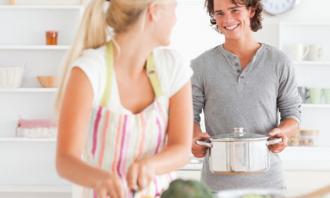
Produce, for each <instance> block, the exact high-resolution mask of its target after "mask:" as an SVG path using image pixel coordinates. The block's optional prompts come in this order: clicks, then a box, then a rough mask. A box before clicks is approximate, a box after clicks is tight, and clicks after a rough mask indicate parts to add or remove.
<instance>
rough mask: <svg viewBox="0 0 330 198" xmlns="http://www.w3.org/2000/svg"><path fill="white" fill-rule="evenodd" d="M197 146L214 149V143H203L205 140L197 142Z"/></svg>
mask: <svg viewBox="0 0 330 198" xmlns="http://www.w3.org/2000/svg"><path fill="white" fill-rule="evenodd" d="M196 144H198V145H201V146H206V147H207V148H212V143H211V142H210V141H209V140H206V141H203V140H196Z"/></svg>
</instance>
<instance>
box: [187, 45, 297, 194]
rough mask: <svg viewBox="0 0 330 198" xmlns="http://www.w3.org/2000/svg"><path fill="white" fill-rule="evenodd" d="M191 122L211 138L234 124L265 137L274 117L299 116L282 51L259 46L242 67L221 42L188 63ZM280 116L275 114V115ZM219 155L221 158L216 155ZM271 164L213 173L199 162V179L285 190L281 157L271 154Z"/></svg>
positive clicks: (222, 186) (218, 186)
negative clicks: (240, 171) (264, 168)
mask: <svg viewBox="0 0 330 198" xmlns="http://www.w3.org/2000/svg"><path fill="white" fill-rule="evenodd" d="M191 66H192V69H193V71H194V75H193V77H192V89H193V104H194V121H195V122H196V123H200V114H201V112H202V110H203V111H204V116H205V128H206V131H207V133H208V134H209V135H210V136H211V137H212V136H214V135H217V134H222V133H230V132H232V131H233V128H234V127H244V129H246V130H247V131H248V132H253V133H259V134H264V135H267V134H268V132H269V131H270V130H271V129H272V128H274V127H276V126H277V125H278V124H279V117H280V119H285V118H293V119H296V120H297V121H298V122H299V121H300V117H301V99H300V97H299V94H298V90H297V84H296V81H295V73H294V68H293V66H292V64H291V62H290V60H289V59H288V58H287V56H286V55H285V54H283V53H282V52H281V51H279V50H277V49H276V48H274V47H272V46H270V45H267V44H261V47H260V48H259V49H258V50H257V52H256V54H255V56H254V57H253V59H252V61H251V62H250V63H249V64H248V65H247V67H246V68H245V69H244V70H242V69H241V65H240V60H239V58H238V57H237V56H236V55H234V54H232V53H231V52H229V51H227V50H225V49H224V48H223V45H220V46H217V47H215V48H212V49H210V50H208V51H206V52H204V53H203V54H201V55H200V56H198V57H197V58H195V59H194V60H192V61H191ZM279 114H280V116H279ZM219 157H221V156H219ZM270 159H271V168H270V169H269V171H267V172H265V173H258V174H252V175H215V174H212V173H211V172H210V171H209V167H208V160H207V158H206V159H205V160H204V164H203V169H202V182H205V183H206V184H207V185H208V186H209V187H210V188H211V189H212V190H213V191H220V190H227V189H234V188H235V189H237V188H240V189H241V188H276V189H283V188H285V183H284V180H283V173H282V172H283V171H282V166H281V160H280V158H279V156H278V155H277V154H274V153H271V158H270Z"/></svg>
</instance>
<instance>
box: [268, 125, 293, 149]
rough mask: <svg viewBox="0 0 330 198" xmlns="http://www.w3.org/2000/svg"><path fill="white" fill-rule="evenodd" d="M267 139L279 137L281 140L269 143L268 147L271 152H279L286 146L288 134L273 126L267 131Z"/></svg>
mask: <svg viewBox="0 0 330 198" xmlns="http://www.w3.org/2000/svg"><path fill="white" fill-rule="evenodd" d="M269 136H270V138H269V139H274V138H281V139H282V142H280V143H278V144H273V145H269V146H268V148H269V150H270V151H271V152H273V153H279V152H281V151H283V150H284V149H285V148H286V147H287V146H288V136H287V135H286V133H284V132H283V131H282V130H281V129H280V128H274V129H272V130H271V131H270V132H269Z"/></svg>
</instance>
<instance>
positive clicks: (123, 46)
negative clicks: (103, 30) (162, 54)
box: [113, 33, 154, 77]
mask: <svg viewBox="0 0 330 198" xmlns="http://www.w3.org/2000/svg"><path fill="white" fill-rule="evenodd" d="M113 40H114V47H115V48H114V49H115V56H114V59H115V61H114V65H115V67H116V66H118V68H116V69H120V70H122V71H124V72H128V74H129V75H130V76H132V77H136V76H139V75H140V74H141V73H142V72H143V69H144V65H145V61H146V59H147V57H148V55H149V54H150V53H151V52H152V49H153V48H154V46H153V45H152V43H151V42H150V41H148V39H147V38H145V37H144V36H143V35H133V34H132V33H122V34H119V35H117V36H115V37H114V39H113Z"/></svg>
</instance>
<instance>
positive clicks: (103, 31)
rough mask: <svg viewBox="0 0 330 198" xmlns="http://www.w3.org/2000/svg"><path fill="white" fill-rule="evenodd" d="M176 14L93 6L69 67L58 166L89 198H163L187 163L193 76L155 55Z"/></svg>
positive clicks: (122, 1) (153, 5) (141, 0)
mask: <svg viewBox="0 0 330 198" xmlns="http://www.w3.org/2000/svg"><path fill="white" fill-rule="evenodd" d="M105 6H108V8H107V9H106V11H105V12H104V7H105ZM175 7H176V2H175V0H111V2H110V4H108V3H106V1H105V0H91V2H90V3H89V5H88V7H87V8H86V12H85V14H84V18H83V22H82V25H81V29H80V31H79V32H78V37H77V39H76V42H75V44H74V45H73V48H72V50H71V53H70V54H69V57H68V59H67V61H66V64H65V65H66V74H65V75H64V76H65V78H64V80H63V81H62V85H61V91H60V94H59V102H58V103H59V107H60V112H59V134H58V145H57V158H56V159H57V160H56V166H57V170H58V173H59V174H60V175H61V176H62V177H64V178H66V179H68V180H70V181H72V182H74V183H76V184H79V185H81V186H83V187H84V188H85V189H84V193H83V197H100V198H106V197H109V196H110V197H111V198H117V197H131V196H133V194H135V195H136V196H135V197H140V196H151V197H157V196H159V195H160V193H161V192H162V190H163V189H164V188H166V187H167V185H168V183H169V182H170V181H171V180H172V179H173V176H172V174H171V171H173V170H175V169H177V168H179V167H181V166H183V165H184V164H185V163H186V162H187V161H188V159H189V153H190V147H191V139H192V117H193V116H192V102H191V85H190V77H191V75H192V71H191V69H190V68H189V66H185V65H184V64H183V62H182V60H181V59H180V58H179V57H178V55H177V54H176V53H174V52H173V51H170V50H166V49H156V48H157V47H159V46H165V45H168V44H169V37H170V33H171V30H172V28H173V26H174V24H175V21H176V17H175ZM109 28H111V29H112V30H113V35H109V34H108V32H107V30H108V29H109ZM108 38H111V40H109V39H108ZM81 157H82V158H81ZM169 159H170V160H169ZM135 192H136V193H135Z"/></svg>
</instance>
